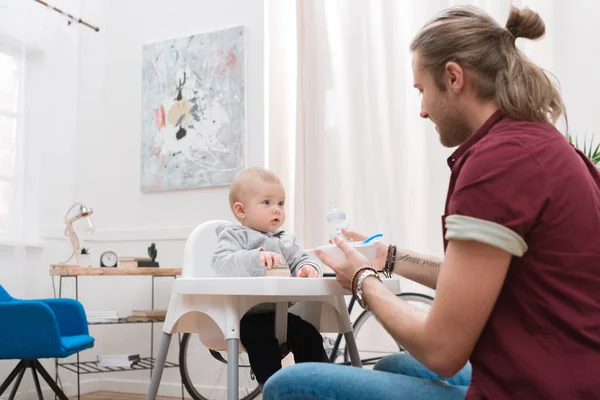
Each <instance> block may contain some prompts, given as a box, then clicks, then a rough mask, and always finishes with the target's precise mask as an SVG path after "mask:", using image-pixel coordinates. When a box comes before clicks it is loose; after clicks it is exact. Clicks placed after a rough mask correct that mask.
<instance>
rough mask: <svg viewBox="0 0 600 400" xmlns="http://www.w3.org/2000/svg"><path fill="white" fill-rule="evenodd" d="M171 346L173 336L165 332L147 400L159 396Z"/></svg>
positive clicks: (153, 399) (152, 399)
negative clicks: (159, 388)
mask: <svg viewBox="0 0 600 400" xmlns="http://www.w3.org/2000/svg"><path fill="white" fill-rule="evenodd" d="M170 344H171V334H170V333H166V332H163V334H162V340H161V341H160V347H159V349H158V355H157V356H156V365H155V367H154V371H152V379H151V380H150V387H149V388H148V394H147V395H146V400H155V399H156V395H157V394H158V387H159V386H160V380H161V378H162V373H163V370H164V369H165V362H166V361H167V353H168V352H169V345H170Z"/></svg>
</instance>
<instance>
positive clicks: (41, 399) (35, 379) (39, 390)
mask: <svg viewBox="0 0 600 400" xmlns="http://www.w3.org/2000/svg"><path fill="white" fill-rule="evenodd" d="M31 374H32V375H33V383H35V391H36V392H37V395H38V399H39V400H44V395H43V394H42V388H41V387H40V380H39V379H38V376H37V372H35V366H33V365H32V367H31Z"/></svg>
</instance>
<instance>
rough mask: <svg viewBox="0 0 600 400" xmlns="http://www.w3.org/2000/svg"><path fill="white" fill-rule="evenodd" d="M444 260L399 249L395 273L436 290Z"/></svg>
mask: <svg viewBox="0 0 600 400" xmlns="http://www.w3.org/2000/svg"><path fill="white" fill-rule="evenodd" d="M441 266H442V260H441V259H439V258H435V257H428V256H424V255H422V254H419V253H414V252H411V251H405V250H401V249H398V250H397V253H396V264H395V265H394V273H396V274H398V275H400V276H403V277H405V278H407V279H410V280H411V281H415V282H417V283H420V284H421V285H425V286H427V287H429V288H431V289H435V287H436V285H437V280H438V275H439V273H440V267H441Z"/></svg>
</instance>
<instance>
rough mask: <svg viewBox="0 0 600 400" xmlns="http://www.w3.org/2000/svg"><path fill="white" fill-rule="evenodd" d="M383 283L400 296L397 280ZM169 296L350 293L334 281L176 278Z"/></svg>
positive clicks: (387, 279)
mask: <svg viewBox="0 0 600 400" xmlns="http://www.w3.org/2000/svg"><path fill="white" fill-rule="evenodd" d="M381 280H382V282H383V284H384V285H385V286H386V287H387V288H388V289H389V290H391V291H392V292H393V293H396V294H398V293H400V281H399V280H398V279H397V278H381ZM173 293H180V294H202V295H234V296H285V297H286V301H287V300H290V301H294V300H293V299H292V298H291V297H293V296H300V297H304V298H306V297H311V296H349V295H351V294H352V293H351V292H350V291H348V290H346V289H344V288H342V286H341V285H340V284H339V282H337V281H336V280H335V278H293V277H290V278H280V277H253V278H177V279H176V280H175V282H174V283H173Z"/></svg>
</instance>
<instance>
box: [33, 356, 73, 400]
mask: <svg viewBox="0 0 600 400" xmlns="http://www.w3.org/2000/svg"><path fill="white" fill-rule="evenodd" d="M33 365H34V367H35V369H36V370H37V372H39V373H40V375H41V376H42V378H44V380H45V381H46V383H47V384H48V386H50V388H51V389H52V391H53V392H54V394H56V396H57V397H58V398H59V399H60V400H69V399H68V398H67V396H66V395H65V393H64V392H63V391H62V390H61V389H60V388H59V387H58V385H57V384H56V382H54V380H52V377H51V376H50V374H49V373H48V371H46V369H45V368H44V367H43V366H42V364H40V362H39V361H38V360H33Z"/></svg>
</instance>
